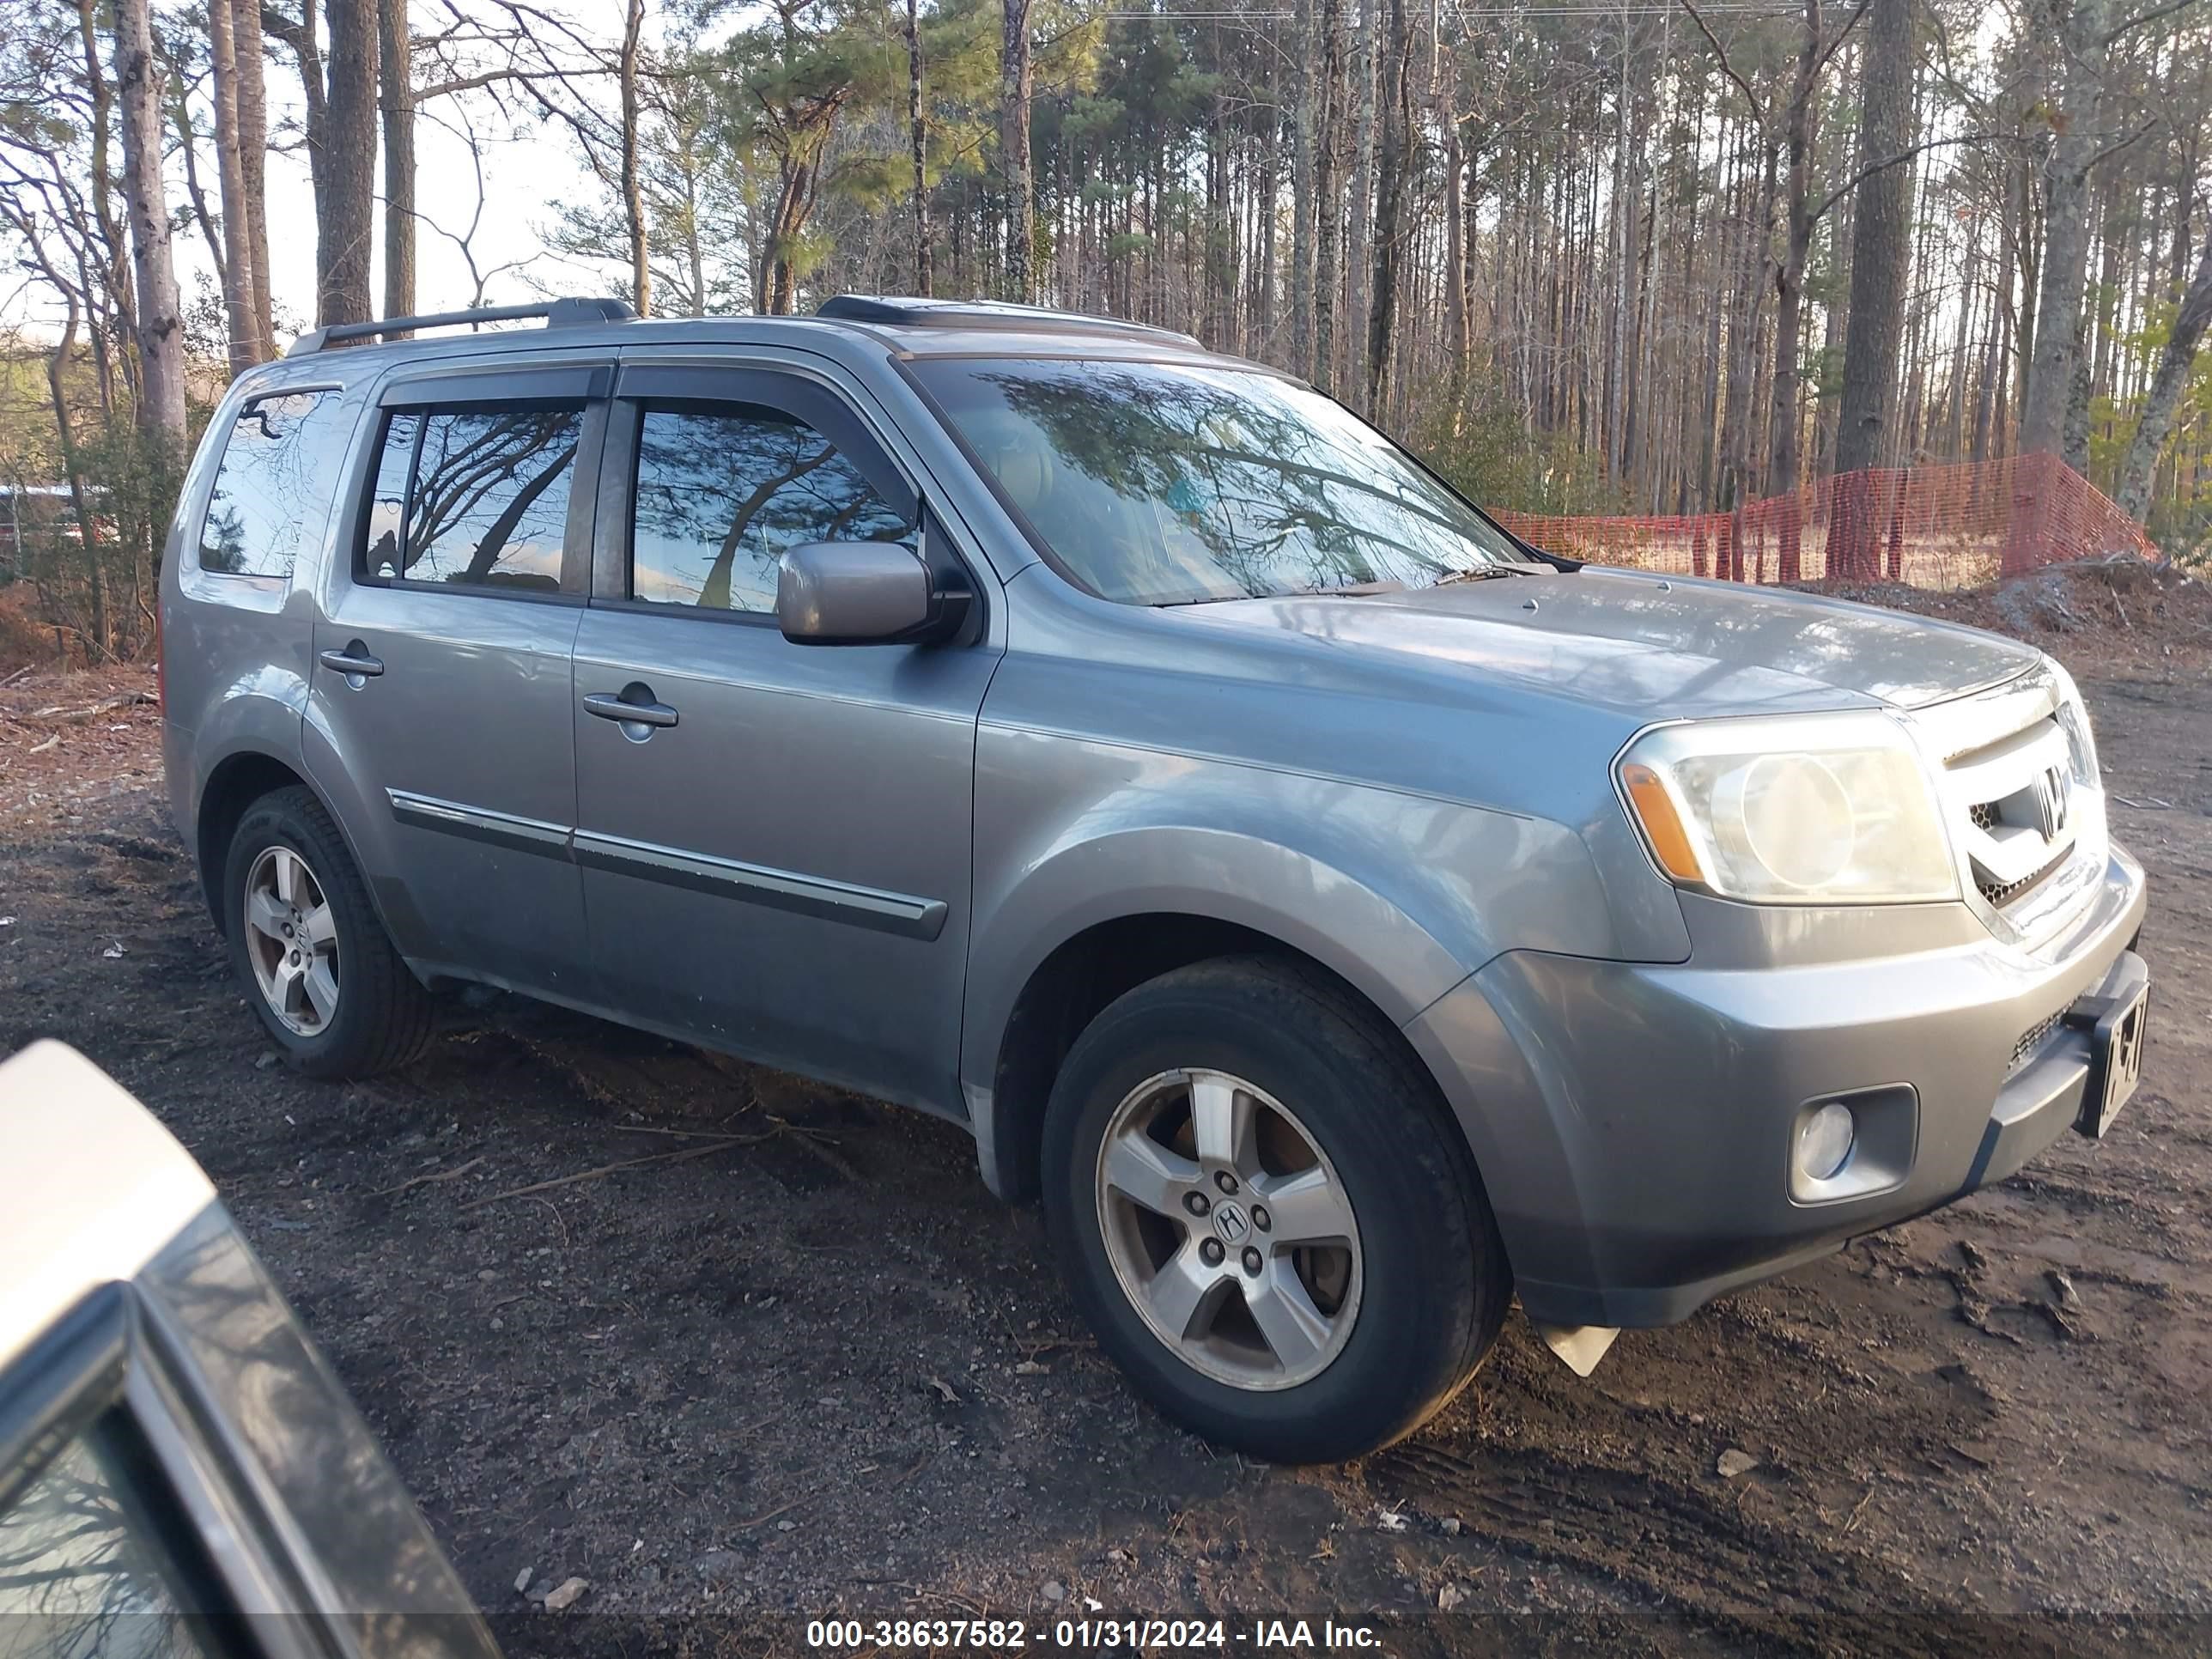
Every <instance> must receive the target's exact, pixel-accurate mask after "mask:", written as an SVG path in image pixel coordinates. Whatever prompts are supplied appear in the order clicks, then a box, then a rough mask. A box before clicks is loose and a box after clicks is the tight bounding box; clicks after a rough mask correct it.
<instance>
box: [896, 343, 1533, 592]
mask: <svg viewBox="0 0 2212 1659" xmlns="http://www.w3.org/2000/svg"><path fill="white" fill-rule="evenodd" d="M914 367H915V374H917V375H918V376H919V378H920V379H921V382H922V384H923V386H925V387H926V388H927V390H928V391H929V392H930V393H931V394H932V395H933V397H934V398H935V399H936V400H937V403H938V405H939V407H940V408H941V409H943V410H945V414H946V415H947V416H949V417H950V419H951V422H952V424H953V426H954V428H956V429H957V431H958V432H959V434H960V435H961V436H962V437H963V438H964V439H965V440H966V441H967V443H968V446H969V449H970V450H972V451H973V452H974V453H975V455H976V456H977V458H978V459H980V460H981V462H982V465H983V466H984V468H985V470H986V471H988V472H989V473H990V474H991V476H992V477H993V478H994V480H995V482H996V483H997V484H998V486H999V489H1000V491H1001V493H1002V494H1003V495H1005V496H1006V499H1007V500H1008V501H1011V502H1012V504H1013V505H1014V507H1017V508H1018V510H1019V511H1020V512H1021V513H1022V515H1023V516H1024V518H1026V519H1027V520H1029V524H1030V528H1031V529H1032V530H1033V531H1034V532H1036V536H1037V538H1039V539H1040V540H1042V542H1043V543H1044V550H1045V551H1047V552H1048V553H1049V554H1050V555H1051V556H1053V557H1054V560H1055V561H1056V562H1058V563H1059V564H1060V568H1062V569H1063V570H1065V571H1066V573H1067V574H1070V575H1071V576H1073V578H1074V579H1075V580H1077V581H1079V582H1080V583H1081V584H1083V585H1084V586H1086V587H1088V588H1089V589H1090V590H1091V592H1095V593H1097V594H1100V595H1102V596H1103V597H1104V598H1106V599H1119V600H1121V601H1124V602H1125V603H1127V604H1132V605H1186V604H1190V603H1193V602H1195V601H1198V600H1202V599H1248V598H1249V599H1258V598H1267V597H1270V596H1273V595H1279V594H1285V593H1309V592H1328V591H1329V590H1332V589H1339V588H1345V587H1354V586H1362V585H1364V584H1367V583H1371V582H1391V583H1396V584H1400V585H1402V586H1407V587H1425V586H1429V585H1431V583H1434V582H1437V581H1441V580H1449V579H1450V578H1452V577H1455V576H1462V575H1468V574H1476V573H1479V572H1481V571H1485V570H1489V569H1494V568H1497V567H1498V566H1501V565H1515V566H1523V565H1526V564H1528V562H1529V561H1528V556H1526V555H1525V554H1523V553H1522V551H1521V550H1520V549H1519V548H1518V547H1517V546H1516V544H1514V542H1513V540H1512V538H1510V537H1509V536H1507V535H1506V534H1505V532H1504V531H1502V530H1500V529H1498V526H1495V525H1493V524H1492V523H1491V522H1490V521H1489V520H1487V519H1486V518H1484V517H1483V516H1482V515H1481V514H1480V513H1477V512H1476V511H1475V510H1474V508H1473V507H1469V506H1468V504H1467V503H1466V502H1465V501H1462V500H1461V499H1460V498H1459V497H1458V496H1457V495H1454V494H1453V493H1452V492H1451V491H1450V490H1449V489H1447V488H1445V486H1444V485H1443V483H1440V482H1438V481H1437V479H1436V478H1434V477H1431V475H1430V474H1429V473H1428V472H1426V471H1424V470H1423V469H1422V468H1421V467H1420V466H1419V465H1417V464H1416V463H1415V462H1414V461H1413V459H1412V458H1411V457H1409V456H1408V455H1407V454H1406V453H1405V452H1404V451H1403V450H1401V449H1400V448H1399V447H1397V446H1396V445H1395V444H1394V443H1392V442H1391V441H1389V439H1388V438H1386V437H1384V436H1383V435H1382V434H1381V433H1380V432H1378V431H1376V429H1375V428H1373V427H1371V426H1370V425H1368V424H1367V423H1366V422H1364V421H1362V420H1361V419H1359V418H1358V416H1355V415H1353V414H1352V412H1351V411H1350V410H1346V409H1345V408H1344V407H1343V406H1342V405H1341V404H1336V403H1334V402H1332V401H1331V400H1330V399H1328V398H1324V397H1322V395H1321V394H1320V393H1319V392H1313V391H1310V390H1309V389H1308V388H1306V387H1304V386H1298V385H1297V384H1295V383H1294V382H1291V381H1289V380H1280V379H1278V378H1277V377H1276V376H1274V375H1272V374H1260V373H1256V372H1254V371H1250V370H1239V369H1218V368H1184V367H1180V366H1176V365H1170V364H1165V363H1142V362H1114V361H1108V360H1103V359H1098V360H1073V361H1056V362H1055V361H1042V360H1037V361H1030V360H1017V359H975V358H940V359H938V360H936V361H927V360H924V361H921V362H917V363H915V366H914Z"/></svg>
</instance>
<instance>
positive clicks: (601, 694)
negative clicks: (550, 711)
mask: <svg viewBox="0 0 2212 1659" xmlns="http://www.w3.org/2000/svg"><path fill="white" fill-rule="evenodd" d="M584 712H585V713H586V714H597V715H598V716H599V718H600V719H601V720H617V721H619V722H620V723H621V724H623V725H624V726H673V725H675V724H676V711H675V710H674V709H673V708H670V707H669V706H668V705H667V704H666V703H665V702H628V701H627V700H625V699H623V698H622V697H619V696H616V695H615V694H614V693H613V692H611V691H587V692H586V693H585V694H584Z"/></svg>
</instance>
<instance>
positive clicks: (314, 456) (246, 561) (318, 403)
mask: <svg viewBox="0 0 2212 1659" xmlns="http://www.w3.org/2000/svg"><path fill="white" fill-rule="evenodd" d="M343 424H344V422H343V413H342V404H341V399H340V398H339V395H338V394H337V392H282V393H279V394H278V395H276V396H275V397H271V398H254V399H253V400H252V402H250V403H248V404H246V406H245V407H244V408H243V409H241V410H239V411H238V418H237V419H236V420H234V421H233V422H231V427H230V435H229V436H228V438H227V439H225V440H224V441H223V447H222V465H220V466H218V467H217V468H216V475H215V487H214V489H213V490H212V491H211V492H210V495H209V496H208V510H207V517H206V519H205V520H203V521H202V522H201V526H200V568H201V569H203V570H212V571H216V572H218V573H220V574H223V575H227V576H289V575H290V574H292V569H293V567H294V566H295V564H296V563H298V562H299V558H300V556H301V554H302V553H311V552H313V550H315V549H316V548H317V547H319V545H320V544H321V543H322V539H323V536H324V534H325V532H326V531H328V530H329V528H330V522H331V501H332V500H333V498H334V497H335V495H336V494H337V479H338V474H339V471H340V470H341V468H342V465H343V460H344V451H345V446H344V444H343V438H344V437H345V435H346V434H345V432H344V431H343V429H342V428H343Z"/></svg>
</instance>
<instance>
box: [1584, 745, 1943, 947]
mask: <svg viewBox="0 0 2212 1659" xmlns="http://www.w3.org/2000/svg"><path fill="white" fill-rule="evenodd" d="M1617 775H1618V776H1619V778H1620V793H1621V797H1622V799H1624V800H1625V801H1626V803H1627V806H1628V811H1629V816H1630V817H1632V818H1633V819H1634V820H1635V822H1636V823H1637V826H1638V828H1639V829H1641V830H1642V831H1643V832H1644V844H1645V845H1646V846H1647V847H1649V848H1650V849H1651V855H1652V857H1653V858H1655V859H1656V860H1657V861H1658V864H1659V867H1660V868H1661V869H1662V870H1663V871H1665V872H1667V874H1668V876H1669V877H1670V878H1673V879H1674V881H1676V882H1678V883H1680V884H1682V885H1684V886H1688V887H1697V888H1701V889H1703V890H1705V891H1707V892H1710V893H1715V894H1717V895H1719V896H1721V897H1723V898H1732V899H1744V900H1747V901H1750V902H1754V903H1763V904H1904V903H1911V902H1917V901H1925V900H1934V899H1950V898H1956V897H1957V896H1959V878H1958V869H1957V866H1956V865H1955V863H1954V860H1953V858H1952V854H1951V848H1950V844H1949V842H1948V839H1947V838H1946V836H1945V835H1944V833H1943V825H1942V818H1941V817H1940V816H1939V815H1938V812H1937V809H1936V794H1935V791H1934V789H1933V788H1932V787H1930V785H1929V778H1928V774H1927V771H1926V769H1925V768H1924V767H1923V764H1922V763H1921V759H1920V756H1919V753H1918V751H1917V750H1915V749H1914V748H1913V746H1912V742H1911V738H1909V737H1908V736H1907V735H1906V733H1905V730H1904V728H1903V727H1901V726H1899V725H1898V723H1897V722H1896V721H1895V720H1891V719H1890V718H1888V717H1887V715H1883V714H1820V715H1793V716H1790V717H1787V718H1779V719H1774V720H1712V721H1698V722H1692V723H1690V724H1687V725H1683V726H1662V727H1660V728H1659V729H1658V730H1657V731H1655V732H1647V733H1646V734H1645V735H1644V736H1643V737H1641V738H1638V739H1637V740H1636V742H1634V743H1633V744H1630V745H1629V747H1628V749H1627V750H1626V752H1625V753H1624V754H1623V755H1622V756H1621V757H1620V763H1619V766H1618V768H1617Z"/></svg>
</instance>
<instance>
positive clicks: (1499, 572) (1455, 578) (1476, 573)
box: [1429, 564, 1536, 587]
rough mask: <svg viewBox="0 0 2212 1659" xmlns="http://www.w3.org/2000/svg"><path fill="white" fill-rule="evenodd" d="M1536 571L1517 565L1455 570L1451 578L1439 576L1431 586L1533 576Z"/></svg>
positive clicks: (1496, 565) (1490, 565) (1495, 565)
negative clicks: (1494, 578) (1495, 578)
mask: <svg viewBox="0 0 2212 1659" xmlns="http://www.w3.org/2000/svg"><path fill="white" fill-rule="evenodd" d="M1534 574H1536V573H1535V572H1534V570H1524V569H1522V568H1521V567H1520V566H1519V565H1517V564H1486V565H1484V566H1483V567H1482V568H1480V569H1477V570H1455V571H1453V572H1452V573H1451V574H1450V575H1449V576H1439V577H1437V579H1436V580H1434V581H1432V582H1431V583H1430V584H1429V586H1431V587H1443V586H1446V585H1447V584H1448V583H1451V582H1486V581H1488V580H1490V579H1491V578H1492V576H1533V575H1534Z"/></svg>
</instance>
